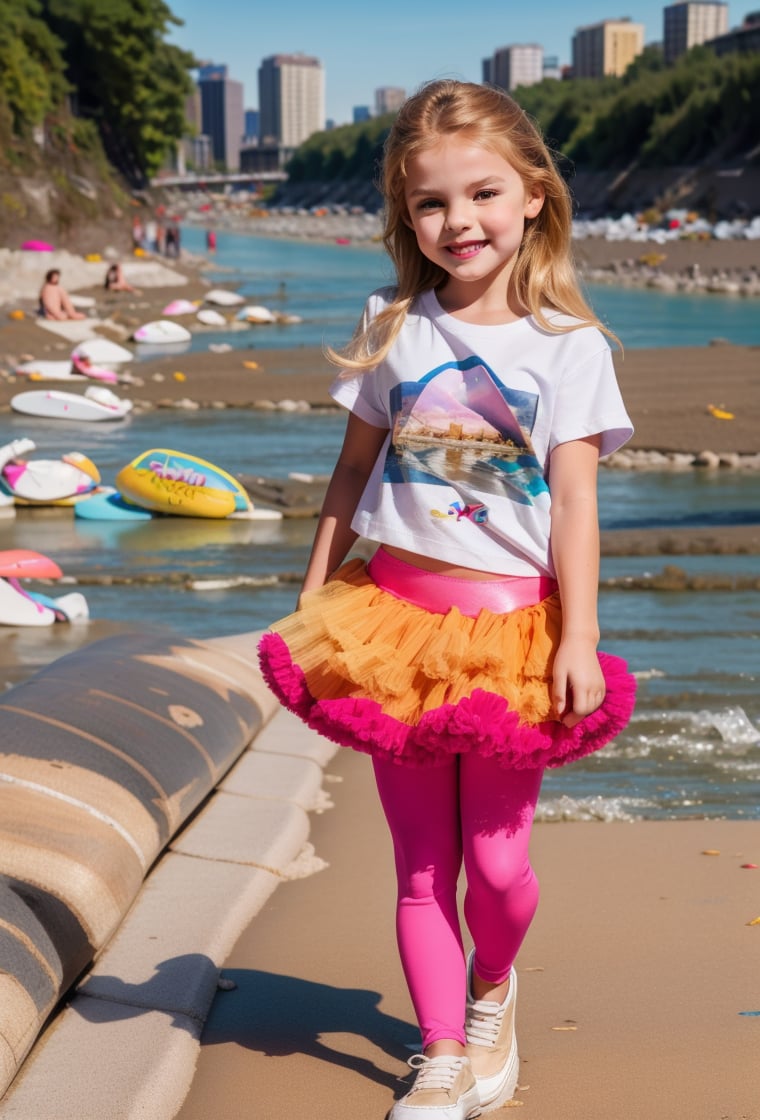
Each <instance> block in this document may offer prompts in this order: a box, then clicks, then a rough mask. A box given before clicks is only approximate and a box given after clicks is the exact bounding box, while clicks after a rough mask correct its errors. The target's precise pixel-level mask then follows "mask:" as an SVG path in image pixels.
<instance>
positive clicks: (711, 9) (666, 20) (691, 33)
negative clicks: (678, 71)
mask: <svg viewBox="0 0 760 1120" xmlns="http://www.w3.org/2000/svg"><path fill="white" fill-rule="evenodd" d="M662 15H663V54H664V56H665V61H666V62H675V60H676V59H677V58H678V56H679V55H682V54H684V53H685V52H686V51H688V50H690V49H691V47H696V46H697V45H698V44H699V43H706V42H707V40H708V39H715V38H717V36H718V35H724V34H725V33H726V32H727V31H728V4H715V3H711V2H709V0H681V2H679V3H678V4H670V5H669V6H668V7H667V8H663V11H662Z"/></svg>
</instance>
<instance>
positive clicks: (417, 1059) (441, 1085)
mask: <svg viewBox="0 0 760 1120" xmlns="http://www.w3.org/2000/svg"><path fill="white" fill-rule="evenodd" d="M465 1060H466V1059H465V1058H457V1057H455V1056H454V1055H453V1054H452V1055H448V1054H441V1055H439V1056H438V1057H437V1058H428V1057H426V1056H425V1054H412V1056H411V1058H409V1060H408V1061H407V1063H406V1064H407V1065H408V1066H410V1067H411V1068H412V1069H415V1070H417V1076H416V1078H415V1079H414V1085H413V1086H412V1090H411V1091H412V1092H413V1093H416V1092H417V1091H418V1090H420V1089H444V1090H446V1091H448V1090H449V1089H451V1088H452V1086H453V1084H454V1082H455V1081H456V1078H457V1075H458V1074H459V1072H460V1071H461V1069H462V1066H463V1065H464V1063H465Z"/></svg>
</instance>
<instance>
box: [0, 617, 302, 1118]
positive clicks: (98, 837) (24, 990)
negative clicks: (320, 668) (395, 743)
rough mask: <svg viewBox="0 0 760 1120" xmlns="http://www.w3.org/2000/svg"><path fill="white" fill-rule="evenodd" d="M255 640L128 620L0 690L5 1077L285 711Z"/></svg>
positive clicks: (1, 1081)
mask: <svg viewBox="0 0 760 1120" xmlns="http://www.w3.org/2000/svg"><path fill="white" fill-rule="evenodd" d="M255 642H256V635H255V634H249V635H239V636H237V638H236V639H235V640H232V641H231V642H230V648H229V651H226V650H225V642H224V640H223V639H218V640H216V641H214V643H213V644H211V643H205V642H200V641H193V640H191V639H187V638H183V637H181V636H178V635H177V636H172V635H170V636H168V637H167V636H166V635H160V636H156V635H147V636H144V635H140V634H126V635H118V636H116V637H112V638H107V639H105V640H104V641H101V642H95V643H92V644H91V645H89V646H85V647H83V648H82V649H80V650H77V651H76V652H74V653H71V654H69V655H68V656H66V657H63V658H61V659H60V660H58V661H55V662H53V663H52V664H51V665H49V666H47V667H46V668H45V669H43V670H42V671H41V672H40V673H38V674H37V675H36V676H35V677H33V678H31V680H29V681H26V682H25V683H23V684H21V685H18V686H17V687H16V688H13V689H11V690H10V691H9V692H7V693H5V694H3V696H2V697H0V977H2V979H3V984H4V994H5V996H6V998H3V999H0V1093H2V1092H3V1091H4V1090H5V1089H6V1088H7V1086H8V1084H9V1082H10V1080H11V1078H12V1077H13V1075H14V1074H15V1072H16V1070H17V1069H18V1067H19V1065H20V1064H21V1062H22V1061H23V1060H24V1057H25V1055H26V1053H27V1052H28V1049H29V1047H30V1046H31V1045H32V1043H33V1042H34V1040H35V1038H36V1037H37V1035H38V1033H39V1031H40V1030H41V1028H42V1025H43V1024H44V1023H45V1021H46V1019H47V1017H48V1015H49V1014H50V1012H51V1011H52V1010H53V1008H54V1007H55V1005H56V1003H57V1002H58V1000H59V999H60V997H61V996H62V994H63V993H64V992H65V991H66V990H67V989H68V988H69V987H70V986H71V984H72V983H73V982H74V981H75V980H76V977H77V976H78V975H79V974H80V973H81V971H82V970H83V969H84V968H85V967H86V966H87V965H88V964H89V963H90V962H91V961H92V960H93V959H94V957H95V956H96V955H97V954H98V952H100V951H101V950H102V949H103V947H104V946H105V944H106V943H107V942H108V940H109V938H110V937H111V936H112V934H113V933H114V931H115V930H116V929H117V928H118V926H119V924H120V923H121V921H122V920H123V918H124V916H125V914H126V913H127V912H128V910H129V908H130V906H131V905H132V903H133V901H134V899H135V897H136V895H137V893H138V891H139V889H140V887H141V885H142V883H143V880H144V877H145V875H146V873H147V871H148V869H149V868H150V867H151V865H152V864H153V863H154V861H155V860H156V858H157V857H158V856H159V855H160V853H161V851H162V850H163V849H164V848H165V846H166V844H167V843H168V842H169V841H170V840H171V838H172V836H174V835H175V833H176V832H177V830H178V829H179V828H180V827H181V825H182V824H183V823H184V821H186V820H187V819H188V817H189V816H190V814H191V813H192V812H193V811H194V810H195V809H196V808H197V807H198V806H199V805H200V804H201V802H202V801H203V800H204V799H205V798H206V797H207V796H208V794H209V793H210V792H211V790H212V789H213V788H214V787H215V786H216V784H217V783H218V782H219V781H220V779H221V778H222V777H223V776H224V774H225V773H226V772H227V770H228V769H229V768H230V767H231V766H232V764H233V763H234V762H235V760H236V759H237V758H238V757H239V756H240V754H241V753H242V752H243V751H244V750H245V748H246V747H247V746H248V745H249V744H250V742H251V740H252V739H253V737H254V736H255V734H256V732H257V731H258V730H260V728H261V727H262V725H263V723H264V721H265V718H268V716H269V715H270V714H271V712H272V711H273V709H274V705H273V702H272V701H271V699H269V698H266V697H265V688H264V685H263V683H262V682H261V679H260V677H259V675H258V672H257V669H256V666H255V661H253V660H252V659H251V658H249V657H248V656H247V653H248V651H249V650H250V651H254V650H255ZM265 713H266V714H265ZM291 809H292V813H295V814H296V815H299V822H298V825H297V826H296V825H295V824H293V825H292V826H291V829H290V830H291V834H292V835H297V836H298V837H300V836H301V833H302V832H303V825H302V823H301V820H300V818H301V817H303V816H304V815H305V814H304V813H303V810H302V809H300V808H298V809H297V808H296V807H295V806H293V807H291V808H289V811H291ZM300 842H302V841H300ZM268 844H269V846H270V848H271V849H272V850H274V848H275V847H276V844H275V842H274V840H270V841H268ZM94 1115H97V1113H95V1114H94ZM80 1117H81V1114H80ZM35 1120H37V1117H35Z"/></svg>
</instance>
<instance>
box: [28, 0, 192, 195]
mask: <svg viewBox="0 0 760 1120" xmlns="http://www.w3.org/2000/svg"><path fill="white" fill-rule="evenodd" d="M43 3H44V11H45V16H46V19H47V22H48V23H49V25H50V27H51V28H52V30H53V31H54V32H55V34H56V35H57V36H58V37H59V38H60V39H61V40H62V41H63V43H64V56H65V59H66V67H67V76H68V78H69V81H70V82H71V84H72V85H73V87H74V89H75V91H76V106H75V108H76V112H77V113H79V114H80V115H82V116H85V117H88V118H90V119H93V120H95V121H96V122H97V124H98V127H99V129H100V133H101V136H102V138H103V142H104V145H105V148H106V152H107V153H108V156H109V158H110V159H111V160H112V162H113V163H115V164H116V166H118V167H119V169H120V170H121V171H122V172H123V173H125V174H126V175H127V176H128V177H129V178H130V179H131V180H133V181H141V180H144V179H145V178H146V177H150V176H151V175H153V174H155V172H156V171H157V170H158V169H159V167H160V166H161V163H162V161H163V159H164V157H165V156H166V154H167V152H168V151H169V150H170V148H171V147H172V145H173V144H174V143H175V142H176V141H177V140H179V139H180V138H181V137H182V135H183V134H184V131H185V127H186V126H185V109H184V106H185V98H186V97H187V95H188V94H189V93H190V91H191V89H192V82H191V79H190V74H189V70H190V69H192V68H193V67H194V66H195V65H196V60H195V59H194V58H193V56H192V55H191V54H189V53H188V52H187V51H183V50H181V49H180V48H179V47H176V46H174V45H172V44H170V43H167V42H166V41H165V36H166V33H167V31H168V29H169V27H170V26H171V25H172V24H179V23H181V21H180V20H178V19H177V18H176V17H175V16H174V15H173V14H172V12H171V10H170V9H169V7H168V6H167V5H166V4H165V3H164V0H43Z"/></svg>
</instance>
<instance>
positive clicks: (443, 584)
mask: <svg viewBox="0 0 760 1120" xmlns="http://www.w3.org/2000/svg"><path fill="white" fill-rule="evenodd" d="M367 572H368V574H369V575H370V577H371V579H372V580H373V582H374V583H376V584H377V586H378V587H379V588H381V590H383V591H387V592H388V594H389V595H394V596H395V597H396V598H397V599H404V600H406V602H407V603H413V604H414V606H416V607H422V608H423V609H424V610H426V611H431V612H432V613H433V614H446V612H447V611H448V610H450V608H451V607H457V608H458V610H459V611H460V612H461V613H462V614H463V615H467V617H468V618H476V617H477V616H478V614H479V613H480V611H481V610H484V609H485V610H489V611H491V613H492V614H506V613H507V612H508V611H514V610H518V609H519V608H520V607H531V606H533V605H534V604H535V603H540V602H541V600H542V599H546V598H547V596H549V595H552V594H553V593H554V592H555V591H556V590H557V582H556V580H553V579H551V578H550V577H549V576H504V577H503V578H502V579H464V578H462V577H461V576H447V575H442V574H441V573H440V572H428V571H426V570H425V569H424V568H417V567H415V566H414V564H408V563H407V562H406V561H405V560H399V559H398V557H396V556H391V554H390V553H389V552H386V551H385V549H384V548H379V549H378V550H377V552H376V553H375V555H374V556H373V557H372V559H371V560H370V562H369V563H368V565H367Z"/></svg>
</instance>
